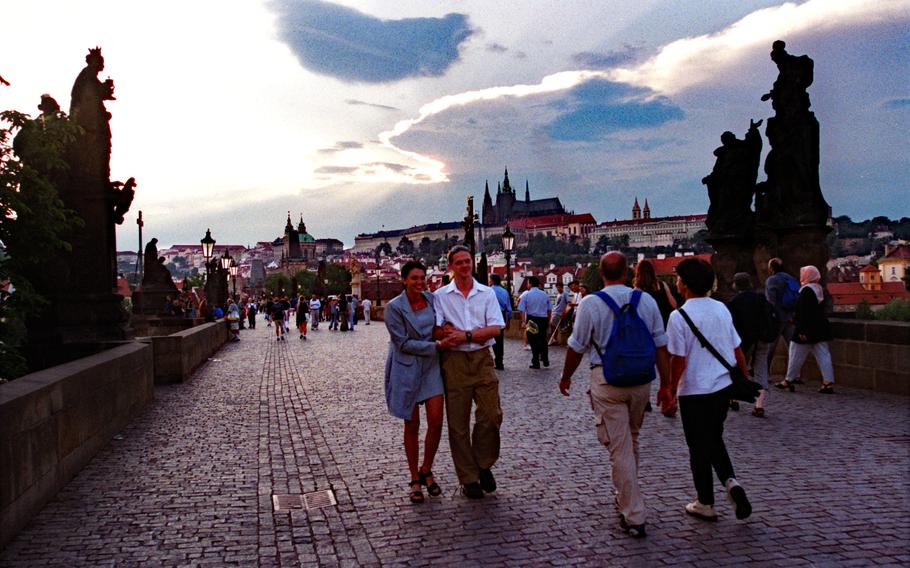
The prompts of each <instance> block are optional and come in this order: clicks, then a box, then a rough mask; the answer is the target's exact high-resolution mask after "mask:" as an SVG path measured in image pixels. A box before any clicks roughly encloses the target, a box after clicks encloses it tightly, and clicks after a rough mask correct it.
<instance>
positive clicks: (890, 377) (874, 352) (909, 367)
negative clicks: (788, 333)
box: [771, 318, 910, 395]
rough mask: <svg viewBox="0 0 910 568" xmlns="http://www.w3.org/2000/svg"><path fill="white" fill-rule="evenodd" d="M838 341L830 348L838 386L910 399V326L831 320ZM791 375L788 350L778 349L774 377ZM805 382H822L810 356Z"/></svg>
mask: <svg viewBox="0 0 910 568" xmlns="http://www.w3.org/2000/svg"><path fill="white" fill-rule="evenodd" d="M831 326H832V329H833V332H834V341H832V342H831V343H830V344H829V347H830V349H831V359H832V361H833V362H834V381H835V383H836V384H838V385H843V386H847V387H856V388H863V389H870V390H874V391H879V392H886V393H894V394H904V395H910V323H904V322H886V321H856V320H840V319H836V318H832V319H831ZM786 371H787V350H786V347H784V346H783V343H781V345H778V349H777V352H776V353H775V356H774V361H773V363H772V365H771V372H772V373H773V374H780V375H783V374H785V373H786ZM802 374H803V378H804V379H809V380H813V381H819V380H821V374H820V373H819V370H818V365H817V364H816V363H815V358H814V357H812V356H810V357H809V360H808V361H807V362H806V365H805V366H804V368H803V373H802Z"/></svg>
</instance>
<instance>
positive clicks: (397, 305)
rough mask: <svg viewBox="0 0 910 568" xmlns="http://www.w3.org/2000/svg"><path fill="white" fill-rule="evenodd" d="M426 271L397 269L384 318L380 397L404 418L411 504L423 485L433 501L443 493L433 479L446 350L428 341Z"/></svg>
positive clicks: (430, 319)
mask: <svg viewBox="0 0 910 568" xmlns="http://www.w3.org/2000/svg"><path fill="white" fill-rule="evenodd" d="M426 275H427V269H426V267H425V266H424V265H423V264H421V263H420V262H417V261H415V260H412V261H408V262H407V263H405V265H404V266H403V267H402V268H401V283H402V284H403V285H404V291H403V292H402V293H401V294H399V295H398V296H397V297H395V299H393V300H392V301H390V302H389V303H388V304H387V305H386V308H385V313H384V315H383V319H384V320H385V326H386V329H388V331H389V337H390V339H391V341H390V343H389V355H388V358H387V359H386V366H385V394H386V402H387V403H388V405H389V413H390V414H391V415H392V416H396V417H398V418H401V419H403V420H404V451H405V455H406V456H407V459H408V468H409V469H410V472H411V481H410V483H409V488H410V495H409V497H410V499H411V502H412V503H423V500H424V498H423V491H422V490H421V486H422V485H425V486H426V488H427V493H429V494H430V496H432V497H438V496H439V495H441V494H442V489H441V488H440V487H439V484H437V483H436V480H435V479H433V471H432V467H433V459H434V458H435V457H436V450H437V449H438V448H439V439H440V437H441V436H442V417H443V408H444V404H443V384H442V375H441V374H440V370H439V355H438V350H439V349H444V348H446V347H450V346H448V345H446V344H445V342H444V341H434V340H433V326H434V325H435V323H436V315H435V311H434V307H433V295H432V294H430V293H429V292H426V291H425V289H426ZM421 404H424V405H425V406H426V412H427V434H426V438H425V439H424V450H423V462H422V464H421V465H420V467H418V458H419V454H420V439H419V434H420V412H419V407H420V405H421Z"/></svg>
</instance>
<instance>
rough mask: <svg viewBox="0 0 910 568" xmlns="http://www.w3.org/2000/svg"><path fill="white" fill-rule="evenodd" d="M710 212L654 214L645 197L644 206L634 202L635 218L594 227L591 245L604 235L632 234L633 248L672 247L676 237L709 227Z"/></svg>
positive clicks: (630, 243) (690, 234)
mask: <svg viewBox="0 0 910 568" xmlns="http://www.w3.org/2000/svg"><path fill="white" fill-rule="evenodd" d="M707 218H708V216H707V215H705V214H702V215H678V216H673V217H651V207H650V205H648V200H647V199H645V207H644V209H642V208H641V207H640V206H639V205H638V198H637V197H636V198H635V203H634V204H633V205H632V218H631V219H626V220H623V221H607V222H605V223H601V224H600V225H597V227H595V228H594V230H593V231H592V233H591V244H592V245H595V244H597V241H599V240H600V238H601V237H607V238H608V239H610V238H620V237H622V236H623V235H628V236H629V246H630V247H641V248H645V247H669V246H672V245H673V241H674V240H677V239H691V238H692V237H694V236H695V234H696V233H697V232H699V231H702V230H707V228H708V227H707V225H705V220H706V219H707Z"/></svg>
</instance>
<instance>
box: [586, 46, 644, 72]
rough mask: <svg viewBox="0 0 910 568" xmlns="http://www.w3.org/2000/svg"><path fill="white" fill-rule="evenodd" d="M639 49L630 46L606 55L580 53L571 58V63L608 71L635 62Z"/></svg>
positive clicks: (590, 52) (589, 52) (588, 52)
mask: <svg viewBox="0 0 910 568" xmlns="http://www.w3.org/2000/svg"><path fill="white" fill-rule="evenodd" d="M639 51H640V49H639V48H636V47H632V46H631V45H627V46H625V47H624V48H623V49H620V50H615V51H609V52H607V53H595V52H593V51H582V52H581V53H576V54H575V55H573V56H572V61H574V62H575V63H577V64H578V65H580V66H582V67H585V68H587V69H609V68H611V67H616V66H617V65H624V64H626V63H631V62H632V61H634V60H635V57H636V55H638V52H639Z"/></svg>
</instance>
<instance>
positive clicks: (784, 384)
mask: <svg viewBox="0 0 910 568" xmlns="http://www.w3.org/2000/svg"><path fill="white" fill-rule="evenodd" d="M774 386H775V387H777V388H779V389H781V390H784V389H786V390H788V391H790V392H794V391H795V390H796V386H794V384H793V383H791V382H789V381H787V380H786V379H784V380H783V381H781V382H779V383H774Z"/></svg>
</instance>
